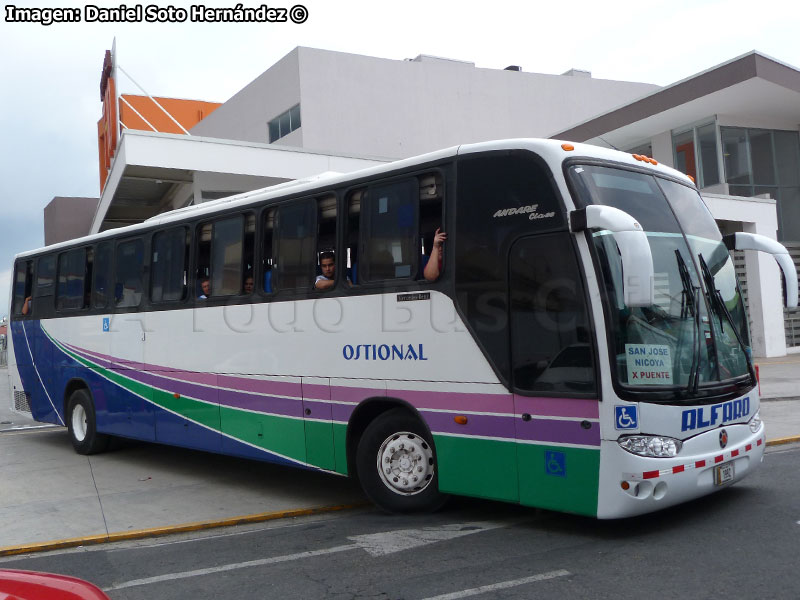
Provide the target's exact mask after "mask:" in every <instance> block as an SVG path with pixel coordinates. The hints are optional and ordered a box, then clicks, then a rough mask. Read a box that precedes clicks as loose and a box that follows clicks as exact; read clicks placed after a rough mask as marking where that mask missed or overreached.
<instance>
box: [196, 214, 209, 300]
mask: <svg viewBox="0 0 800 600" xmlns="http://www.w3.org/2000/svg"><path fill="white" fill-rule="evenodd" d="M212 229H213V225H212V224H211V223H204V224H203V225H199V226H198V227H197V236H196V237H195V240H196V241H195V257H196V258H195V269H196V270H195V290H194V297H195V298H203V299H205V297H207V296H209V295H210V291H209V294H206V293H205V292H204V291H203V282H204V281H205V280H206V279H207V280H208V282H209V284H208V285H209V290H210V285H211V232H212Z"/></svg>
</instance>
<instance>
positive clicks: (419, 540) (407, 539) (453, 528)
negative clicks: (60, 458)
mask: <svg viewBox="0 0 800 600" xmlns="http://www.w3.org/2000/svg"><path fill="white" fill-rule="evenodd" d="M515 522H516V521H503V522H501V521H475V522H472V523H455V524H449V525H442V526H439V527H424V528H422V529H398V530H396V531H386V532H382V533H373V534H367V535H356V536H352V537H349V538H347V539H349V540H351V541H352V542H355V543H353V544H347V545H344V546H334V547H333V548H326V549H324V550H309V551H306V552H297V553H295V554H286V555H284V556H272V557H270V558H260V559H258V560H248V561H245V562H240V563H231V564H227V565H220V566H218V567H208V568H206V569H195V570H192V571H182V572H178V573H167V574H165V575H157V576H155V577H145V578H144V579H132V580H131V581H125V582H123V583H118V584H115V585H113V586H111V587H108V588H105V589H104V590H103V591H106V592H109V591H114V590H122V589H125V588H130V587H138V586H142V585H150V584H152V583H161V582H163V581H173V580H175V579H187V578H189V577H200V576H202V575H211V574H213V573H221V572H224V571H234V570H236V569H247V568H250V567H261V566H264V565H272V564H277V563H283V562H289V561H293V560H300V559H304V558H311V557H313V556H324V555H326V554H335V553H336V552H346V551H348V550H358V549H359V548H360V549H362V550H364V551H365V552H367V553H368V554H370V555H372V556H385V555H386V554H392V553H393V552H401V551H403V550H408V549H410V548H416V547H418V546H424V545H426V544H434V543H436V542H441V541H445V540H451V539H454V538H458V537H462V536H465V535H469V534H471V533H478V532H481V531H489V530H490V529H497V528H500V527H508V526H509V525H512V524H513V523H515ZM498 585H501V584H498ZM518 585H521V584H518ZM500 589H502V588H500Z"/></svg>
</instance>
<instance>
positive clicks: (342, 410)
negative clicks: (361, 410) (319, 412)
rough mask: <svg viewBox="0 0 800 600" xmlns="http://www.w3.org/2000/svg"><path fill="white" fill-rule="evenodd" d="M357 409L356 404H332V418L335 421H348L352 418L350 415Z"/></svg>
mask: <svg viewBox="0 0 800 600" xmlns="http://www.w3.org/2000/svg"><path fill="white" fill-rule="evenodd" d="M355 409H356V407H355V405H354V404H332V405H331V418H332V419H333V420H334V421H340V422H344V423H347V422H348V421H349V420H350V415H352V414H353V411H354V410H355Z"/></svg>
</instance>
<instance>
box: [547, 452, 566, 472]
mask: <svg viewBox="0 0 800 600" xmlns="http://www.w3.org/2000/svg"><path fill="white" fill-rule="evenodd" d="M544 471H545V473H547V474H548V475H554V476H556V477H566V476H567V455H566V454H564V453H563V452H554V451H553V450H546V451H545V453H544Z"/></svg>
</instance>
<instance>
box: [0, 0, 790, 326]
mask: <svg viewBox="0 0 800 600" xmlns="http://www.w3.org/2000/svg"><path fill="white" fill-rule="evenodd" d="M197 1H199V0H197ZM197 1H195V2H180V1H175V0H173V1H172V2H166V1H162V2H158V1H154V2H152V4H153V5H156V6H159V7H166V6H169V5H170V4H172V5H173V6H177V7H188V6H189V5H190V4H192V3H194V4H196V3H197ZM295 3H302V4H303V5H304V6H305V7H306V8H307V9H308V20H307V21H306V22H305V23H303V24H294V23H291V22H289V23H271V24H245V23H218V24H200V23H192V22H189V21H187V22H185V23H174V24H170V23H86V22H82V23H64V24H52V25H49V26H44V25H39V24H34V23H28V24H23V23H9V22H6V21H5V17H6V14H5V9H6V6H7V5H6V4H4V7H3V10H4V14H3V15H2V16H0V206H2V229H0V315H3V314H7V306H8V294H9V283H10V276H11V267H12V260H13V255H14V254H15V253H17V252H21V251H24V250H29V249H32V248H35V247H39V246H41V245H42V243H43V222H42V209H43V208H44V206H45V205H46V204H47V203H48V202H49V201H50V200H51V199H52V198H53V197H54V196H92V197H96V196H98V194H99V183H98V175H97V171H98V166H97V126H96V123H97V120H98V119H99V118H100V113H101V103H100V92H99V84H100V71H101V66H102V61H103V55H104V52H105V50H107V49H110V48H111V44H112V41H113V39H114V38H115V37H116V40H117V58H118V61H119V64H120V65H122V67H123V68H124V69H125V70H126V71H127V72H128V73H130V75H131V76H132V77H134V78H135V79H136V80H137V81H138V82H139V83H140V84H141V85H142V86H144V87H145V89H146V90H147V91H148V92H149V93H151V94H153V95H161V96H172V97H177V98H192V99H202V100H211V101H224V100H226V99H227V98H229V97H230V96H231V95H233V94H234V93H235V92H237V91H238V90H239V89H241V88H242V87H244V86H245V85H246V84H247V83H249V82H250V81H252V80H253V79H254V78H255V77H257V76H258V75H259V74H261V73H262V72H263V71H265V70H266V69H267V68H268V67H269V66H270V65H272V64H273V63H274V62H276V61H277V60H278V59H279V58H281V57H282V56H284V55H285V54H287V53H288V52H289V51H291V50H292V48H294V47H295V46H311V47H317V48H325V49H329V50H339V51H344V52H353V53H357V54H367V55H372V56H380V57H384V58H392V59H403V58H413V57H415V56H417V55H418V54H432V55H437V56H445V57H448V58H456V59H462V60H469V61H472V62H475V63H476V65H477V66H479V67H486V68H503V67H505V66H507V65H510V64H515V65H521V66H522V68H523V69H524V70H525V71H530V72H538V73H551V74H560V73H563V72H565V71H567V70H569V69H570V68H578V69H585V70H588V71H591V72H592V75H593V77H597V78H604V79H617V80H627V81H643V82H648V83H655V84H659V85H668V84H670V83H674V82H675V81H678V80H680V79H683V78H685V77H688V76H690V75H693V74H695V73H698V72H700V71H703V70H705V69H708V68H711V67H713V66H715V65H717V64H720V63H722V62H725V61H727V60H730V59H732V58H734V57H736V56H739V55H741V54H744V53H745V52H749V51H750V50H754V49H756V50H759V51H760V52H763V53H765V54H767V55H770V56H772V57H773V58H776V59H778V60H781V61H783V62H786V63H789V64H791V65H794V66H800V34H798V29H797V27H798V23H800V3H798V2H783V1H778V0H762V1H761V2H753V1H752V0H696V1H693V2H687V1H683V0H679V1H670V2H668V1H662V0H650V1H649V2H641V1H638V0H637V1H635V2H616V1H614V0H606V1H605V2H597V0H572V1H571V2H560V3H538V2H532V3H521V2H511V1H507V0H496V1H494V2H490V3H467V2H463V1H455V0H441V1H436V0H426V1H421V0H407V1H406V2H399V3H386V2H376V1H375V0H352V1H350V0H339V1H335V0H296V2H295V1H294V0H289V1H287V2H284V3H280V0H279V2H278V3H272V2H270V3H268V4H269V6H272V7H285V8H287V9H288V8H291V7H292V6H293V5H294V4H295ZM15 4H16V5H17V6H20V7H26V8H44V7H49V6H61V7H78V8H80V9H81V14H82V15H83V14H84V13H83V8H84V6H85V4H82V3H73V2H55V3H53V2H43V1H34V2H29V1H26V0H21V1H19V2H16V3H15ZM96 4H98V5H100V6H114V7H116V6H119V5H120V4H121V2H114V1H111V2H98V3H96ZM243 4H244V6H251V7H252V6H259V5H260V3H256V2H254V1H253V2H247V1H246V0H245V1H243ZM146 5H147V3H145V6H146ZM127 6H135V4H134V2H132V1H130V2H127ZM205 6H206V7H229V8H232V7H235V6H236V2H234V1H230V2H219V1H213V0H211V1H209V2H206V3H205ZM120 84H121V85H120V88H121V89H120V91H121V92H131V93H139V92H138V90H137V89H136V88H135V87H134V86H133V84H131V83H130V82H128V81H127V80H126V79H125V78H124V77H123V78H121V81H120Z"/></svg>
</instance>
